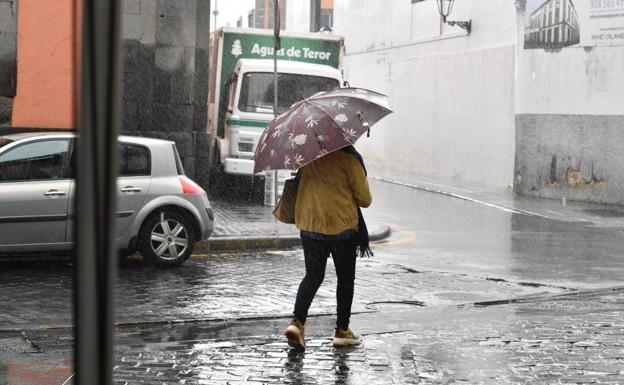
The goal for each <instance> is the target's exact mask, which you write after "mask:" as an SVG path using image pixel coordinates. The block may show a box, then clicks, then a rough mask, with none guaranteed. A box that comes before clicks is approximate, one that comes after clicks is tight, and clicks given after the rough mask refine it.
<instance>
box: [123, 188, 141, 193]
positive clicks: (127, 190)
mask: <svg viewBox="0 0 624 385" xmlns="http://www.w3.org/2000/svg"><path fill="white" fill-rule="evenodd" d="M121 192H125V193H138V192H141V188H140V187H134V186H126V187H124V188H122V189H121Z"/></svg>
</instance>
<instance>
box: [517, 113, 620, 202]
mask: <svg viewBox="0 0 624 385" xmlns="http://www.w3.org/2000/svg"><path fill="white" fill-rule="evenodd" d="M622 127H624V115H619V116H614V115H543V114H539V115H528V114H524V115H518V116H517V117H516V137H517V139H516V178H515V183H514V188H515V191H516V192H517V193H519V194H524V195H533V196H539V197H543V198H553V199H561V198H563V197H565V198H567V199H569V200H578V201H585V202H594V203H603V204H618V205H624V167H622V165H623V164H624V152H622V148H624V135H622Z"/></svg>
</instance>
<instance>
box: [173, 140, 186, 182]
mask: <svg viewBox="0 0 624 385" xmlns="http://www.w3.org/2000/svg"><path fill="white" fill-rule="evenodd" d="M172 146H173V155H174V158H175V162H176V170H177V171H178V175H184V166H183V165H182V159H181V158H180V153H179V152H178V148H177V147H176V145H175V144H173V145H172Z"/></svg>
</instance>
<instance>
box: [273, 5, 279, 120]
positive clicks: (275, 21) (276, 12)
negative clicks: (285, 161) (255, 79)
mask: <svg viewBox="0 0 624 385" xmlns="http://www.w3.org/2000/svg"><path fill="white" fill-rule="evenodd" d="M278 7H279V6H278V0H274V1H273V26H274V28H278V27H276V26H277V25H278V24H279V20H278V18H279V8H278ZM278 48H279V42H278V41H277V39H276V40H275V42H274V44H273V116H277V115H278V113H277V96H278V92H277V50H278Z"/></svg>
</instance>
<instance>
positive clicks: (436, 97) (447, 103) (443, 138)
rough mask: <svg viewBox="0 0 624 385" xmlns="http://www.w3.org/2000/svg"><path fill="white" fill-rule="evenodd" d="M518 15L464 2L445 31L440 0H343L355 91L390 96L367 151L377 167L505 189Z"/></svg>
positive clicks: (365, 142) (503, 1) (339, 13)
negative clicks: (465, 23) (463, 23)
mask: <svg viewBox="0 0 624 385" xmlns="http://www.w3.org/2000/svg"><path fill="white" fill-rule="evenodd" d="M517 17H518V16H517V9H516V6H515V4H514V2H513V1H511V0H488V1H481V0H463V1H458V2H456V4H455V8H454V11H453V14H452V17H451V20H469V19H472V23H473V31H472V33H471V34H470V35H468V34H467V33H466V32H465V31H464V30H462V29H461V28H459V27H451V26H448V25H443V24H442V22H441V17H440V15H439V13H438V10H437V5H436V2H435V0H432V1H420V2H411V1H395V2H391V4H389V3H388V2H383V1H366V4H365V6H363V4H362V2H361V1H357V0H351V1H349V0H343V1H340V2H336V3H335V8H334V32H335V33H337V34H339V35H342V36H344V38H345V56H344V74H345V78H346V79H347V80H348V81H349V82H350V84H351V86H356V87H364V88H370V89H373V90H377V91H380V92H382V93H385V94H387V95H389V97H390V105H391V107H392V109H393V110H394V113H393V114H391V115H390V116H388V117H387V118H385V119H384V120H383V121H382V122H380V123H379V124H378V125H376V126H375V130H374V132H371V137H370V138H362V139H361V140H360V141H359V142H358V146H359V148H360V149H361V150H362V151H363V153H364V154H365V156H366V158H367V162H368V163H370V164H371V166H374V167H377V168H383V169H387V170H389V171H399V172H409V173H413V174H415V175H419V176H422V177H426V178H430V179H433V180H439V181H441V182H445V183H453V184H463V183H479V184H484V185H487V186H493V187H499V188H506V187H509V186H511V185H512V183H513V170H514V95H515V88H514V75H515V69H514V61H515V57H516V49H517V31H516V30H515V28H513V27H510V26H515V25H517V20H516V19H517Z"/></svg>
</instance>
